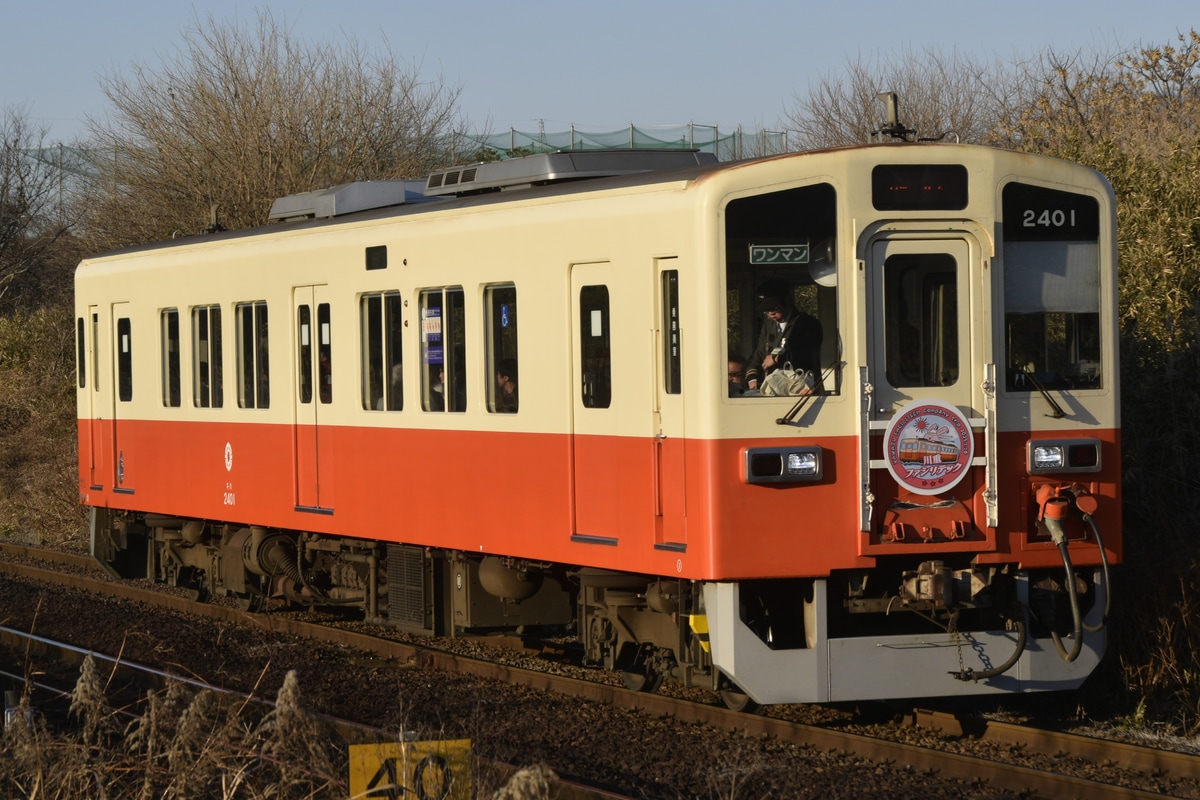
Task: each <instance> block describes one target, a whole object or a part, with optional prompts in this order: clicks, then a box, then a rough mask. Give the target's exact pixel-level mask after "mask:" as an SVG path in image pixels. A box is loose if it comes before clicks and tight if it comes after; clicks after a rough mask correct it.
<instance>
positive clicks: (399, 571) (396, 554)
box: [387, 544, 428, 630]
mask: <svg viewBox="0 0 1200 800" xmlns="http://www.w3.org/2000/svg"><path fill="white" fill-rule="evenodd" d="M425 575H426V573H425V550H424V548H421V547H410V546H407V545H401V544H389V545H388V546H387V581H388V621H389V622H391V623H392V624H393V625H398V626H402V627H405V628H417V629H421V630H424V629H426V628H427V627H428V625H427V622H426V619H425V608H426V603H425V597H426V591H425Z"/></svg>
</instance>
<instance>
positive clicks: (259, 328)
mask: <svg viewBox="0 0 1200 800" xmlns="http://www.w3.org/2000/svg"><path fill="white" fill-rule="evenodd" d="M234 313H235V316H236V317H237V320H236V322H237V334H238V343H237V344H238V405H239V406H240V407H242V408H269V407H270V405H271V383H270V370H269V365H268V363H267V353H268V346H267V345H268V340H267V303H266V301H265V300H259V301H257V302H254V303H239V304H238V305H237V306H236V307H235V308H234Z"/></svg>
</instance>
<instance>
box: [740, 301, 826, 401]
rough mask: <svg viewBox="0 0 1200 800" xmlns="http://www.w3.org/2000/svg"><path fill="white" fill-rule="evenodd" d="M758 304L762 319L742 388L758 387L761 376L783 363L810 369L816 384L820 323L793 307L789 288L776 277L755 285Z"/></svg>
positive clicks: (819, 366) (819, 361)
mask: <svg viewBox="0 0 1200 800" xmlns="http://www.w3.org/2000/svg"><path fill="white" fill-rule="evenodd" d="M758 307H759V310H760V311H761V312H762V313H763V314H765V315H766V319H765V320H763V324H762V327H761V328H760V329H759V332H758V344H757V346H756V347H755V348H754V353H753V355H751V356H750V361H749V365H748V367H747V369H746V387H747V388H748V389H758V388H759V384H760V383H761V382H762V379H763V378H765V377H766V376H767V375H769V374H770V373H772V372H774V371H775V370H776V369H779V368H780V367H782V366H783V365H785V364H791V368H792V369H796V370H808V371H810V372H811V373H812V375H813V378H814V379H815V380H817V382H818V383H817V385H818V387H819V386H820V375H821V339H822V338H823V336H824V333H823V331H822V330H821V323H820V322H819V321H817V319H816V318H815V317H813V316H811V315H809V314H806V313H804V312H803V311H801V310H800V309H798V308H796V305H795V302H794V301H793V300H792V291H791V287H789V286H788V285H787V284H786V283H785V282H783V281H780V280H770V281H767V282H766V283H764V284H763V285H762V286H760V287H759V289H758ZM818 391H819V388H818Z"/></svg>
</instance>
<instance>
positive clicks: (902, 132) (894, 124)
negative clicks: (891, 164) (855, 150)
mask: <svg viewBox="0 0 1200 800" xmlns="http://www.w3.org/2000/svg"><path fill="white" fill-rule="evenodd" d="M876 96H877V97H878V98H879V99H880V100H882V101H883V104H884V107H885V108H886V110H887V120H886V121H884V122H883V123H882V124H881V125H880V126H879V130H874V131H871V136H883V135H886V136H890V137H892V138H893V139H901V140H903V141H906V142H911V141H913V139H914V138H915V137H916V135H917V132H916V130H914V129H913V128H908V127H905V126H904V124H903V123H901V122H900V98H898V97H897V96H896V93H895V92H880V93H879V94H878V95H876Z"/></svg>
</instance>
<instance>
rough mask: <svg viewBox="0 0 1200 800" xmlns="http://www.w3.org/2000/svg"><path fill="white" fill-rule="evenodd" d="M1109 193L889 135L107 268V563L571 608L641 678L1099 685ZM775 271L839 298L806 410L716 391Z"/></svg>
mask: <svg viewBox="0 0 1200 800" xmlns="http://www.w3.org/2000/svg"><path fill="white" fill-rule="evenodd" d="M922 180H923V181H925V183H924V184H921V185H915V183H914V182H916V183H919V182H920V181H922ZM1013 187H1015V188H1013ZM1113 207H1114V203H1113V198H1112V192H1111V189H1110V187H1109V186H1108V184H1107V182H1106V181H1105V180H1104V179H1103V178H1102V177H1101V176H1099V175H1098V174H1096V173H1095V172H1094V171H1091V170H1086V169H1083V168H1081V167H1079V166H1076V165H1072V164H1069V163H1066V162H1060V161H1055V160H1050V159H1044V158H1038V157H1033V156H1026V155H1020V154H1015V153H1007V152H1002V151H994V150H990V149H985V148H979V147H971V146H953V145H879V146H871V147H862V148H850V149H845V150H834V151H823V152H817V153H807V154H792V155H786V156H779V157H774V158H770V159H763V160H756V161H750V162H739V163H734V164H721V165H712V166H700V167H696V168H694V169H690V170H682V171H676V172H671V173H661V174H660V173H647V174H644V175H634V176H628V177H624V178H612V179H602V180H598V181H594V182H593V181H586V182H579V183H575V184H570V185H561V186H549V187H543V188H536V189H528V190H520V191H506V192H498V193H493V194H486V195H481V196H477V197H466V198H461V199H455V200H447V201H442V202H437V203H427V204H420V205H417V206H413V207H411V208H409V207H406V206H400V207H397V208H394V209H380V210H375V211H368V212H364V213H360V214H352V215H349V216H346V217H343V218H334V219H331V220H316V221H309V222H299V223H284V224H279V225H274V226H269V227H266V228H262V229H256V230H253V231H245V232H231V233H225V234H220V235H217V236H213V237H206V238H196V239H189V240H185V241H180V242H170V243H164V244H163V245H161V246H149V247H143V248H135V249H131V250H128V251H122V252H118V253H113V254H107V255H103V256H98V257H96V258H93V259H89V260H86V261H84V262H83V263H82V264H81V265H80V267H79V269H78V271H77V273H76V295H77V300H76V312H77V313H76V316H77V333H78V336H79V355H80V359H79V361H80V381H79V383H80V386H79V389H78V395H79V452H80V474H79V490H80V496H81V500H82V502H83V503H84V504H86V505H88V506H90V507H92V508H93V509H95V510H96V514H95V515H94V516H95V519H96V523H95V526H94V530H93V537H94V538H95V540H96V542H97V543H98V544H96V551H97V556H98V557H99V558H101V560H102V561H104V562H106V563H108V564H110V565H113V564H117V563H121V564H125V565H129V564H133V565H134V566H132V567H129V566H120V567H116V569H117V571H118V572H122V573H125V574H130V573H132V572H138V573H140V572H141V571H142V570H144V572H145V573H146V574H148V575H150V576H152V577H158V578H160V579H169V580H172V581H176V582H179V581H183V580H187V581H197V582H198V584H202V585H203V586H204V587H205V588H206V589H207V590H210V591H215V592H221V591H225V592H228V593H231V594H235V595H240V596H254V595H256V594H262V595H264V596H289V597H292V596H294V597H295V598H297V599H299V600H302V601H307V602H315V601H314V599H313V598H314V597H315V598H317V600H320V601H329V602H334V601H338V602H343V601H344V602H350V601H353V602H360V603H361V604H362V605H363V606H364V608H365V609H366V610H367V613H368V617H371V618H375V619H379V620H381V621H385V622H387V621H391V622H393V623H395V624H405V620H407V621H408V623H411V624H413V625H415V627H417V628H422V629H428V630H430V631H453V630H455V629H462V628H469V627H481V628H482V627H497V626H501V625H504V624H509V623H510V624H541V623H546V624H556V623H562V622H573V623H574V624H576V625H577V626H578V629H579V634H580V636H581V638H582V639H584V641H585V647H586V648H587V649H588V652H589V655H590V657H591V658H592V659H593V660H594V661H596V662H597V663H603V664H604V665H605V666H608V667H609V668H613V669H617V670H619V671H621V672H622V673H624V674H626V675H628V676H631V677H630V680H631V682H632V683H634V684H638V683H640V681H639V677H640V678H642V679H645V681H646V683H648V684H650V685H653V683H654V678H655V677H656V676H658V675H661V674H663V673H669V674H674V675H676V676H677V677H681V678H682V679H684V680H687V681H689V682H693V683H699V684H702V685H709V684H711V685H712V686H713V687H714V688H718V689H725V690H728V691H730V692H731V693H732V696H738V695H739V694H741V693H744V694H745V695H746V696H748V697H750V698H752V699H753V700H755V701H758V702H791V701H810V700H816V701H824V700H841V699H859V698H869V697H888V696H928V695H945V694H970V693H982V692H1013V691H1031V690H1042V689H1056V688H1070V687H1072V686H1076V685H1078V684H1079V683H1080V682H1082V680H1083V679H1084V678H1086V676H1087V674H1088V673H1089V672H1090V670H1091V668H1092V667H1094V665H1095V663H1096V662H1097V661H1098V660H1099V658H1100V656H1101V655H1102V654H1103V652H1104V641H1105V639H1104V637H1105V634H1104V632H1103V630H1102V619H1103V616H1104V609H1105V606H1106V604H1107V602H1108V598H1107V591H1108V586H1107V583H1106V582H1105V581H1104V580H1103V579H1102V578H1101V577H1100V575H1101V572H1100V568H1101V567H1102V566H1103V563H1102V562H1105V561H1106V562H1108V563H1110V564H1111V563H1116V562H1119V560H1120V554H1121V521H1120V483H1119V468H1120V424H1119V412H1118V409H1119V393H1118V386H1117V382H1116V379H1117V375H1118V367H1117V360H1116V359H1117V340H1116V333H1115V331H1116V297H1115V282H1116V278H1115V276H1116V262H1115V241H1116V239H1115V213H1114V211H1113ZM772 281H774V282H775V283H778V282H780V281H783V282H785V283H786V285H787V286H788V289H789V292H790V296H789V298H788V299H789V301H791V302H793V303H794V304H796V306H797V307H798V308H803V310H805V311H807V312H808V313H809V314H810V315H811V316H812V317H814V318H815V319H817V320H818V321H819V323H820V328H821V332H822V335H821V337H820V343H819V346H818V348H817V351H818V352H819V358H820V369H819V371H818V372H819V374H818V375H817V376H816V378H817V383H818V389H817V391H816V392H815V393H813V394H811V395H806V396H796V397H791V396H783V397H767V396H761V395H760V394H759V393H757V392H750V393H749V394H743V393H742V387H741V385H736V386H735V385H731V383H730V375H729V374H728V372H727V370H726V362H727V359H728V357H729V356H730V355H731V354H735V353H736V354H737V355H740V356H742V357H750V356H751V355H752V353H753V352H754V347H755V344H756V341H757V339H758V330H757V329H758V326H760V325H761V324H763V315H762V314H761V313H760V311H759V298H758V294H759V293H760V290H761V287H762V286H763V285H764V284H765V283H767V282H772ZM518 309H519V313H518ZM518 369H519V374H518V375H516V376H515V377H516V378H517V379H516V381H515V383H516V385H517V387H518V389H519V395H513V396H512V398H511V399H510V398H509V397H507V396H506V395H505V389H504V387H503V385H502V383H501V382H500V380H499V379H500V378H502V377H505V376H502V375H500V374H498V373H501V372H503V371H512V372H518ZM518 397H519V400H518V399H517V398H518ZM1056 409H1057V411H1056ZM1039 443H1041V445H1040V446H1039ZM1056 458H1057V459H1059V460H1058V461H1056V460H1055V459H1056ZM1064 509H1065V510H1064ZM1048 511H1049V512H1051V521H1050V522H1047V521H1046V516H1047V512H1048ZM1060 512H1061V513H1060ZM1060 519H1061V520H1062V522H1061V524H1060V523H1059V520H1060ZM1060 528H1061V529H1062V534H1061V536H1060V535H1058V533H1057V532H1058V530H1059V529H1060ZM1101 535H1102V544H1101V543H1100V542H1098V541H1097V539H1098V538H1100V537H1101ZM131 553H132V554H136V556H135V557H133V558H129V557H128V555H129V554H131ZM122 554H125V557H123V558H122ZM239 554H240V563H238V562H239V558H238V556H239ZM280 554H284V555H280ZM401 556H403V558H404V559H405V562H404V563H406V564H407V565H408V566H409V567H411V568H413V569H415V570H417V571H418V572H421V573H422V574H423V575H424V578H422V579H421V580H418V581H416V583H408V582H406V581H407V580H408V579H406V578H404V577H402V576H399V575H398V574H397V573H396V572H394V571H393V567H394V565H395V564H396V563H399V561H400V558H401ZM1101 556H1103V558H1102V557H1101ZM1064 557H1069V559H1070V562H1071V565H1072V566H1073V568H1074V570H1075V573H1076V576H1077V580H1078V582H1079V584H1080V585H1079V587H1078V588H1079V592H1078V593H1074V592H1072V593H1069V597H1068V593H1066V592H1065V590H1064V589H1063V588H1062V584H1063V583H1064V582H1063V581H1062V579H1061V576H1062V571H1063V558H1064ZM431 559H432V561H431ZM289 560H290V561H291V562H293V563H292V564H290V565H287V564H285V563H284V562H287V561H289ZM243 566H244V569H243ZM464 576H465V579H464ZM531 576H535V577H531ZM1054 576H1058V577H1057V579H1056V578H1055V577H1054ZM534 583H536V584H537V587H534V586H533V584H534ZM464 584H465V585H464ZM380 587H386V589H384V588H380ZM414 593H415V595H414ZM402 595H408V596H415V597H416V599H415V600H413V601H412V602H409V603H407V604H406V605H404V609H405V611H404V614H403V615H402V614H401V613H400V612H399V611H398V609H399V608H400V607H401V606H400V601H399V598H400V597H401V596H402ZM1069 606H1072V608H1068V607H1069ZM1065 608H1068V610H1064V609H1065ZM1071 610H1074V611H1075V612H1076V615H1075V616H1076V617H1078V618H1080V619H1081V620H1082V622H1083V623H1084V624H1086V625H1087V626H1089V628H1098V629H1100V630H1097V631H1090V630H1089V632H1088V633H1087V634H1086V635H1083V634H1081V633H1079V632H1077V631H1072V630H1071V627H1072V624H1071V621H1070V620H1071V613H1070V611H1071ZM900 612H903V613H900ZM896 617H903V619H902V620H901V621H899V622H896V621H895V619H894V618H896ZM1064 619H1066V622H1064ZM1018 623H1019V624H1018ZM1075 627H1076V628H1078V626H1075ZM1054 636H1057V637H1058V638H1059V639H1060V640H1065V641H1066V642H1067V645H1066V647H1067V648H1068V649H1069V648H1071V647H1072V645H1073V642H1074V641H1075V640H1076V639H1082V643H1081V646H1080V647H1079V652H1078V653H1076V654H1075V656H1074V657H1073V658H1071V660H1070V661H1067V660H1065V659H1064V658H1061V657H1060V655H1059V653H1057V652H1055V648H1054V647H1053V646H1052V645H1051V644H1050V642H1051V639H1052V638H1053V637H1054ZM1026 639H1028V642H1026ZM1011 652H1018V657H1017V659H1016V660H1015V661H1014V663H1013V664H1012V665H1011V667H1010V668H1008V669H1006V670H1005V671H1004V672H1003V673H1002V674H997V675H994V676H993V675H989V674H988V672H989V669H990V667H992V666H995V664H997V663H999V662H1002V661H1004V660H1005V659H1006V658H1007V657H1008V655H1009V653H1011ZM951 673H955V674H953V675H952V674H951ZM979 675H984V676H985V677H984V678H979V677H978V676H979ZM897 676H902V678H900V679H899V680H898V679H897Z"/></svg>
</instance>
